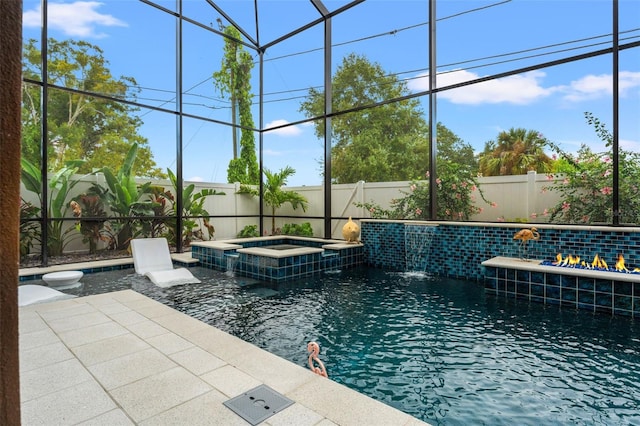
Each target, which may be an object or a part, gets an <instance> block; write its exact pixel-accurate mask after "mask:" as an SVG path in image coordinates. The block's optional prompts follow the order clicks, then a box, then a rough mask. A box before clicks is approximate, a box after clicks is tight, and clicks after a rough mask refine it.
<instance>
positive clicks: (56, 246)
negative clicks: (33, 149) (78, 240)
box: [21, 158, 84, 256]
mask: <svg viewBox="0 0 640 426" xmlns="http://www.w3.org/2000/svg"><path fill="white" fill-rule="evenodd" d="M83 163H84V161H83V160H71V161H67V162H66V163H65V164H64V166H62V167H61V168H60V169H59V170H58V171H57V172H56V173H54V174H53V176H52V177H51V178H50V179H49V182H48V200H47V201H48V202H47V203H46V205H47V215H48V221H47V242H46V244H47V253H48V254H49V255H50V256H60V255H61V254H62V253H63V252H64V249H65V247H66V246H67V244H69V242H70V241H71V240H72V239H73V236H74V235H73V234H74V231H75V228H74V227H66V226H65V221H64V218H66V217H68V216H67V212H68V211H69V207H70V206H69V202H70V200H68V197H69V195H70V193H71V190H72V189H73V188H74V187H75V186H76V185H77V184H78V183H79V182H80V180H81V179H75V178H73V176H74V175H75V174H76V173H77V172H78V170H79V169H80V167H81V166H82V164H83ZM21 164H22V171H21V178H22V183H23V184H24V186H25V188H26V189H27V191H31V192H33V193H35V194H36V195H37V196H38V199H39V201H40V205H43V204H44V203H43V199H42V190H43V186H42V185H43V182H42V174H41V173H40V168H38V167H36V166H35V165H34V164H32V163H31V162H30V161H29V160H27V159H26V158H22V159H21Z"/></svg>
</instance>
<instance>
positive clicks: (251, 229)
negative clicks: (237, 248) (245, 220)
mask: <svg viewBox="0 0 640 426" xmlns="http://www.w3.org/2000/svg"><path fill="white" fill-rule="evenodd" d="M259 236H260V232H258V225H246V226H245V227H244V228H242V230H240V232H238V235H237V237H238V238H252V237H259Z"/></svg>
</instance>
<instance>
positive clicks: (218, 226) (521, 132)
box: [20, 0, 640, 265]
mask: <svg viewBox="0 0 640 426" xmlns="http://www.w3.org/2000/svg"><path fill="white" fill-rule="evenodd" d="M578 9H579V13H578ZM639 16H640V3H638V2H636V1H633V0H595V1H589V2H580V3H579V4H578V3H576V2H575V1H557V0H548V1H535V2H533V1H518V0H511V1H509V0H507V1H477V0H474V1H456V2H450V1H436V0H431V1H426V0H425V1H402V0H400V1H397V0H393V1H391V0H387V1H378V0H376V1H373V0H370V1H351V2H349V1H337V0H324V1H320V0H310V1H302V0H300V1H275V0H274V1H271V0H264V1H263V0H252V1H251V0H243V1H237V0H234V1H231V0H230V1H213V0H189V1H182V0H174V1H169V0H158V1H150V0H141V1H134V0H129V1H119V2H103V3H95V2H84V1H75V2H66V1H62V0H60V1H50V0H39V1H32V0H24V1H23V43H24V55H23V83H22V95H23V96H22V99H23V100H22V188H21V196H22V206H21V229H20V241H21V259H22V263H23V264H24V265H34V264H42V265H47V264H49V263H51V262H53V260H54V259H58V258H60V259H64V256H65V255H68V254H70V253H77V252H82V253H91V254H95V255H96V256H97V255H100V254H104V253H118V252H126V249H127V245H128V241H129V239H130V238H134V237H139V236H165V237H167V238H168V240H169V241H170V242H171V246H172V249H174V250H175V251H178V252H182V251H185V250H187V249H188V247H189V245H190V243H191V242H193V241H197V240H203V239H204V240H206V239H212V238H216V239H221V238H230V237H236V236H248V235H270V234H274V233H292V234H297V235H313V236H315V237H320V238H336V236H339V235H340V230H341V228H342V225H343V224H344V223H345V222H346V221H347V219H348V218H349V217H350V216H351V217H353V218H354V219H363V218H371V217H373V218H390V219H403V220H404V219H406V220H435V221H462V222H467V221H471V222H496V221H500V222H525V221H526V222H529V223H530V224H535V223H559V224H574V225H590V226H591V225H613V226H618V225H623V224H630V225H637V224H638V223H639V222H640V217H639V216H638V215H639V213H638V212H640V205H638V204H639V203H640V200H639V199H638V197H637V191H638V187H640V151H639V148H638V147H640V125H639V124H638V123H639V121H638V116H640V101H639V98H640V61H639V60H638V58H639V57H640V19H638V17H639ZM43 176H46V178H43ZM45 242H46V243H45Z"/></svg>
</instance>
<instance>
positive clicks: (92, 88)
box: [22, 39, 164, 177]
mask: <svg viewBox="0 0 640 426" xmlns="http://www.w3.org/2000/svg"><path fill="white" fill-rule="evenodd" d="M47 48H48V62H47V75H48V82H49V84H50V85H51V86H58V87H64V88H72V89H77V90H81V91H83V92H93V93H98V94H101V95H108V96H111V97H114V98H117V99H128V100H132V99H135V96H136V93H137V92H136V89H135V87H136V82H135V80H134V79H133V78H131V77H119V78H115V77H113V75H112V74H111V71H110V70H109V62H108V61H107V60H106V59H105V58H104V56H103V51H102V50H101V49H100V47H98V46H95V45H92V44H90V43H87V42H86V41H75V40H65V41H57V40H55V39H49V41H48V45H47ZM40 58H41V51H40V49H39V47H38V45H37V42H36V40H33V39H32V40H29V41H28V42H27V43H26V44H25V47H24V61H23V75H24V78H26V79H32V80H41V68H42V67H41V63H40ZM22 93H23V102H22V128H23V141H22V155H23V157H24V158H26V159H28V160H29V161H31V162H32V163H34V164H39V163H40V146H41V142H40V140H41V137H40V133H41V132H40V128H41V120H42V117H41V109H40V103H41V93H42V90H41V88H40V87H39V86H37V85H33V84H28V83H23V90H22ZM47 100H48V102H47V120H48V121H47V127H48V133H49V134H48V135H47V139H48V141H49V143H48V164H49V169H50V170H57V169H59V168H60V167H62V166H63V165H64V164H65V163H66V162H67V161H70V160H75V159H83V160H85V162H84V163H83V165H82V166H81V168H80V170H79V171H78V173H88V172H91V171H92V170H94V169H98V168H102V167H104V166H106V167H111V168H114V169H115V168H118V166H119V165H120V164H122V162H123V161H124V158H125V157H126V155H127V152H128V151H129V148H130V147H131V146H132V145H133V144H134V143H136V144H138V146H139V149H138V161H137V163H136V170H135V174H136V175H137V176H144V177H164V173H163V172H162V170H161V169H160V168H158V167H156V163H155V161H154V160H153V154H152V152H151V149H150V148H149V146H148V141H147V139H146V138H144V137H142V136H141V135H140V134H139V133H138V129H139V127H140V126H141V125H142V121H141V120H140V118H139V117H136V116H135V115H134V113H135V112H136V111H137V108H135V107H132V106H130V105H128V104H125V103H122V102H116V101H111V100H108V99H102V98H97V97H92V96H89V95H87V94H85V93H78V92H72V91H67V90H61V89H57V88H55V87H49V89H48V93H47Z"/></svg>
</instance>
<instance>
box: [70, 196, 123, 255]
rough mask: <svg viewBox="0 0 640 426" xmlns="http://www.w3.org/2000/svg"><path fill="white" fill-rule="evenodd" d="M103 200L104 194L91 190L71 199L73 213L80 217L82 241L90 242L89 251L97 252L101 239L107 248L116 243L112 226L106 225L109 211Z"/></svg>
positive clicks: (79, 227)
mask: <svg viewBox="0 0 640 426" xmlns="http://www.w3.org/2000/svg"><path fill="white" fill-rule="evenodd" d="M93 189H94V190H97V189H99V188H95V187H94V188H93ZM102 200H103V197H102V194H97V193H91V192H89V193H85V194H80V195H78V196H77V197H75V198H74V200H73V201H71V208H72V210H73V215H74V216H75V217H77V218H78V221H77V222H76V229H77V230H78V231H79V232H80V234H82V242H83V243H88V244H89V253H96V251H97V250H98V242H100V241H103V242H105V243H106V244H107V248H111V247H112V246H113V243H114V237H113V235H112V233H111V232H110V228H108V227H106V226H105V224H106V222H107V212H106V211H105V210H104V203H103V201H102Z"/></svg>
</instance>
